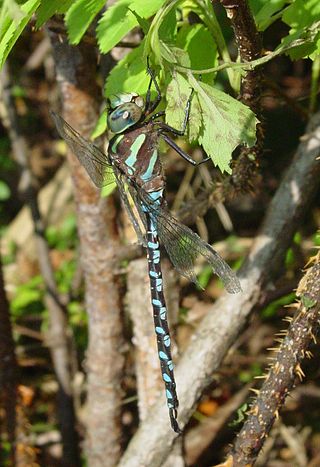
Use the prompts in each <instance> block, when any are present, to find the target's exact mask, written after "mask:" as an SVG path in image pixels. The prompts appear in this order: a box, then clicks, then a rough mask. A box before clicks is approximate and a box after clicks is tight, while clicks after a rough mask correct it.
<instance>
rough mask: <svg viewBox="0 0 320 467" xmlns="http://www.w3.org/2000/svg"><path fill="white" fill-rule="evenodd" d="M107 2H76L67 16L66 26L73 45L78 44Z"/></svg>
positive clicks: (89, 0) (88, 0)
mask: <svg viewBox="0 0 320 467" xmlns="http://www.w3.org/2000/svg"><path fill="white" fill-rule="evenodd" d="M105 3H106V2H105V0H76V1H75V2H74V3H73V5H72V6H71V8H70V9H69V10H68V12H67V14H66V25H67V28H68V35H69V40H70V42H71V44H78V43H79V42H80V40H81V38H82V36H83V35H84V34H85V32H86V31H87V29H88V27H89V26H90V24H91V22H92V21H93V19H94V17H95V16H96V15H97V14H98V13H99V11H100V10H101V9H102V8H103V6H104V5H105Z"/></svg>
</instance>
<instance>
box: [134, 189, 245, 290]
mask: <svg viewBox="0 0 320 467" xmlns="http://www.w3.org/2000/svg"><path fill="white" fill-rule="evenodd" d="M142 202H143V204H144V205H147V207H148V210H149V212H150V215H151V217H152V219H153V221H154V223H155V225H156V227H157V231H158V235H159V237H160V240H161V243H162V245H163V246H164V247H165V249H166V250H167V253H168V255H169V257H170V259H171V261H172V263H173V265H174V267H175V268H176V269H177V271H178V272H179V273H180V274H182V275H183V276H185V277H187V278H188V279H190V280H191V281H193V282H195V283H197V278H196V274H195V271H194V264H195V260H196V258H197V256H198V255H201V256H203V257H204V258H205V259H206V260H207V261H208V263H209V264H210V266H211V267H212V269H213V271H214V272H215V274H217V276H219V277H220V279H221V281H222V282H223V284H224V286H225V288H226V290H227V291H228V292H229V293H238V292H240V291H241V285H240V281H239V279H238V277H237V276H236V274H235V273H234V271H233V270H232V269H231V268H230V266H229V265H228V264H227V263H226V262H225V261H224V259H223V258H222V257H221V256H220V255H219V254H218V253H217V252H216V251H215V250H214V249H213V248H212V247H211V246H210V245H208V244H207V243H206V242H205V241H204V240H202V239H201V238H200V237H199V235H197V234H196V233H195V232H193V231H192V230H191V229H189V227H187V226H185V225H183V224H181V223H180V222H179V221H178V220H177V219H175V218H174V217H173V216H172V214H170V212H169V211H168V210H166V209H163V208H162V207H160V206H157V205H155V204H154V202H153V203H152V200H150V199H149V200H148V199H147V198H146V196H143V199H142Z"/></svg>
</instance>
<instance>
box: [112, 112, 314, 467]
mask: <svg viewBox="0 0 320 467" xmlns="http://www.w3.org/2000/svg"><path fill="white" fill-rule="evenodd" d="M319 151H320V113H318V114H316V115H315V116H314V117H313V118H312V120H311V121H310V124H309V125H308V128H307V133H306V135H305V137H304V138H303V140H302V141H301V143H300V145H299V147H298V149H297V152H296V155H295V158H294V160H293V162H292V164H291V166H290V168H289V170H288V171H287V173H286V175H285V177H284V179H283V180H282V182H281V184H280V186H279V188H278V190H277V192H276V194H275V196H274V197H273V200H272V202H271V204H270V208H269V210H268V212H267V214H266V217H265V220H264V223H263V226H262V228H261V231H260V234H259V235H258V236H257V238H256V240H255V242H254V244H253V246H252V248H251V251H250V254H249V256H248V258H247V261H246V263H245V264H244V265H243V267H242V268H241V271H240V274H239V275H240V279H241V284H242V288H243V292H242V293H240V294H236V295H227V294H224V295H223V296H222V297H221V298H220V299H219V300H218V301H217V302H216V303H215V304H214V305H213V307H212V310H211V312H209V313H208V315H207V316H206V317H205V318H204V319H203V321H202V323H201V324H200V326H199V328H198V330H197V332H196V333H195V335H194V336H193V339H192V341H191V343H190V345H189V347H188V348H187V350H186V351H185V353H184V355H183V357H182V359H181V361H180V363H179V365H178V367H177V370H176V380H177V389H178V395H179V399H180V401H181V407H180V417H179V420H178V421H179V424H180V425H181V426H184V425H185V424H186V423H187V421H188V420H189V418H190V417H191V415H192V412H193V408H194V406H195V404H196V403H197V401H198V399H199V398H200V396H201V393H202V392H203V390H204V389H205V388H206V386H207V385H208V384H209V383H210V381H211V378H212V372H213V371H215V370H217V368H218V367H219V365H220V364H221V361H222V360H223V358H224V356H225V355H226V353H227V352H228V349H229V348H230V347H231V345H232V344H233V343H234V342H235V340H236V338H237V336H238V335H239V333H240V332H241V330H242V328H243V327H244V325H245V323H246V321H247V319H248V318H249V316H250V313H251V312H252V310H253V309H254V307H255V305H256V304H257V303H258V301H259V297H260V295H261V293H262V290H263V288H264V287H265V286H266V285H267V284H268V282H269V280H270V278H271V277H272V276H275V275H276V273H277V272H278V270H279V266H280V265H281V263H282V260H283V257H284V254H285V252H286V250H287V248H288V246H289V245H290V243H291V240H292V236H293V234H294V232H295V231H296V229H297V227H298V226H299V224H300V222H301V220H302V218H303V216H304V215H305V213H306V209H307V206H308V205H309V203H310V201H311V200H312V198H313V196H314V194H315V191H316V189H317V188H318V180H319V176H320V164H319V161H317V160H316V158H317V157H318V155H319ZM174 438H175V435H174V433H172V432H171V428H170V425H169V424H168V420H167V410H166V407H165V401H164V397H162V399H161V401H159V403H158V404H157V405H156V406H155V407H154V408H153V411H152V413H151V412H150V414H149V419H148V420H147V421H146V422H144V423H143V424H142V426H141V427H140V429H139V430H138V432H137V433H136V435H135V436H134V438H133V439H132V441H131V443H130V444H129V446H128V448H127V451H126V452H125V454H124V456H123V458H122V460H121V462H120V466H121V467H129V466H130V467H138V466H141V465H152V466H153V467H158V466H160V465H161V463H162V462H163V460H164V459H165V458H166V456H167V455H168V453H169V452H170V447H171V445H172V443H173V440H174Z"/></svg>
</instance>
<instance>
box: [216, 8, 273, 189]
mask: <svg viewBox="0 0 320 467" xmlns="http://www.w3.org/2000/svg"><path fill="white" fill-rule="evenodd" d="M220 3H221V4H222V5H223V6H224V8H225V9H226V12H227V16H228V18H229V19H230V21H231V25H232V28H233V30H234V34H235V39H236V43H237V45H238V49H239V55H240V59H241V61H242V62H251V61H253V60H255V59H258V58H260V57H261V54H262V41H261V38H260V34H259V32H258V30H257V27H256V24H255V21H254V18H253V15H252V13H251V11H250V8H249V5H248V2H247V0H220ZM261 80H262V71H261V69H253V70H249V71H247V72H246V73H245V74H244V75H243V76H242V77H241V88H240V96H239V99H240V101H241V102H243V104H245V105H247V106H248V107H250V109H251V110H252V111H253V112H254V113H255V114H256V115H257V116H258V118H259V119H260V120H261ZM263 141H264V133H263V131H262V126H261V123H260V124H258V125H257V141H256V143H255V145H254V146H253V147H251V148H248V147H245V146H243V147H242V148H241V152H240V154H239V156H238V157H237V159H236V160H235V161H234V163H233V169H232V175H231V177H229V178H228V182H227V184H226V187H225V193H226V195H228V193H229V191H230V189H233V190H234V191H235V192H238V191H246V192H248V191H250V190H252V189H253V187H255V188H257V182H258V183H259V178H258V167H259V159H260V157H261V153H262V149H263Z"/></svg>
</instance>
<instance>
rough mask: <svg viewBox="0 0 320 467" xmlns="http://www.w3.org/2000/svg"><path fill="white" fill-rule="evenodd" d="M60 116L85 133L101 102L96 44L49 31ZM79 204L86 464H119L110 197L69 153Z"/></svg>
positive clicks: (117, 326)
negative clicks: (85, 322) (85, 324)
mask: <svg viewBox="0 0 320 467" xmlns="http://www.w3.org/2000/svg"><path fill="white" fill-rule="evenodd" d="M50 38H51V43H52V46H53V51H54V59H55V63H56V70H57V80H58V82H59V85H60V91H61V96H62V103H63V113H64V118H65V119H66V120H67V121H68V122H69V123H70V124H71V125H72V126H73V127H74V128H76V129H77V130H78V131H80V132H81V133H82V134H83V135H84V136H85V137H89V135H90V131H91V130H92V129H93V127H94V125H95V123H96V120H97V116H98V106H99V100H100V98H99V90H98V87H97V85H96V80H95V79H96V76H95V73H96V60H95V53H94V48H93V47H91V46H90V45H87V44H85V45H84V44H82V45H81V46H79V47H71V46H70V45H68V44H67V41H66V39H65V38H63V36H61V35H59V36H58V35H57V34H55V33H54V32H52V31H51V32H50ZM69 162H70V166H71V171H72V178H73V181H74V192H75V199H76V205H77V215H78V231H79V237H80V244H81V264H82V268H83V271H84V276H85V286H86V307H87V312H88V316H89V349H88V354H87V356H88V358H87V363H86V368H87V370H88V401H87V419H86V421H87V439H86V448H87V456H88V464H89V465H90V467H99V466H101V467H102V466H103V467H108V466H110V467H111V466H112V467H113V466H114V465H116V464H117V461H118V459H119V456H120V452H121V443H120V440H121V424H120V415H121V396H122V393H121V387H120V384H121V376H122V371H123V365H124V357H123V337H122V321H121V314H120V291H119V283H118V280H117V279H116V278H115V276H114V269H115V261H114V253H115V250H116V246H117V245H118V233H117V227H116V211H115V207H114V201H113V198H112V197H108V198H105V199H101V198H100V192H99V190H97V189H96V188H95V187H94V186H93V184H92V183H91V181H89V179H88V176H87V174H85V172H84V169H83V168H82V167H81V166H80V164H79V162H78V160H77V159H76V158H75V157H74V156H73V155H70V157H69Z"/></svg>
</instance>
